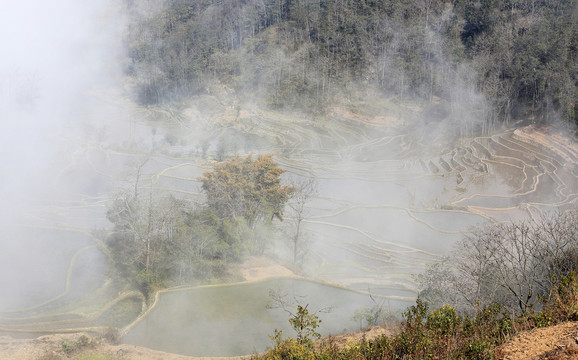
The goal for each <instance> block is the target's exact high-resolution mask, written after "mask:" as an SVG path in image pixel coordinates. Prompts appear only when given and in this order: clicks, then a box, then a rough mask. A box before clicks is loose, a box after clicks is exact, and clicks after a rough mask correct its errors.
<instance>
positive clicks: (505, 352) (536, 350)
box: [496, 322, 578, 360]
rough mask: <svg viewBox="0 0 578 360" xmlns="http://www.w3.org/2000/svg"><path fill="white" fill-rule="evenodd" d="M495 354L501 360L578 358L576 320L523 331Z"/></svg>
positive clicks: (577, 325)
mask: <svg viewBox="0 0 578 360" xmlns="http://www.w3.org/2000/svg"><path fill="white" fill-rule="evenodd" d="M496 354H497V358H498V359H503V360H531V359H536V360H537V359H578V322H568V323H564V324H559V325H555V326H550V327H546V328H537V329H533V330H530V331H526V332H523V333H521V334H519V335H517V336H516V337H514V338H513V339H512V340H511V341H509V342H508V343H506V344H504V345H502V346H500V347H499V348H498V350H497V353H496Z"/></svg>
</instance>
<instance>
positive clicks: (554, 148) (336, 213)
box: [0, 112, 578, 335]
mask: <svg viewBox="0 0 578 360" xmlns="http://www.w3.org/2000/svg"><path fill="white" fill-rule="evenodd" d="M109 120H110V121H111V122H114V121H121V120H120V119H115V118H112V119H109ZM177 120H178V122H179V123H180V124H179V125H178V126H179V128H178V130H174V129H172V130H169V131H171V132H178V135H179V139H180V141H178V142H176V143H174V142H173V143H174V144H173V145H170V143H169V142H167V141H165V140H164V139H165V137H164V135H165V134H164V132H163V130H162V129H161V130H160V131H157V132H152V131H151V128H150V127H148V126H147V125H142V124H139V123H131V124H130V125H127V128H129V130H128V131H127V133H126V138H124V139H123V140H115V141H113V142H111V140H109V141H107V142H104V141H102V140H98V139H96V140H94V141H84V140H83V141H80V140H75V139H68V141H69V143H70V147H71V148H72V149H73V151H69V152H67V153H66V155H65V159H64V160H65V161H63V163H65V164H66V166H64V165H63V166H62V167H61V168H58V169H56V170H55V171H54V174H53V177H54V178H53V179H52V183H53V184H55V185H54V190H53V191H52V192H51V194H50V195H49V196H46V197H43V198H37V199H34V204H35V207H34V208H33V209H32V210H30V211H29V213H28V215H27V216H28V219H29V220H31V222H32V223H34V224H35V227H36V229H37V231H41V232H42V231H48V230H47V229H52V230H50V231H56V232H60V233H61V234H67V235H65V236H64V235H63V236H64V237H66V236H70V234H75V235H74V236H75V239H76V240H73V241H72V244H73V245H70V246H65V247H64V248H65V249H68V251H67V252H65V253H61V254H50V255H49V256H48V260H47V265H46V269H50V271H51V272H52V273H53V274H55V276H54V277H53V278H50V279H47V280H46V283H47V284H49V286H48V288H50V289H53V291H52V292H51V293H49V294H44V293H43V294H36V295H34V296H32V295H31V296H30V297H28V298H29V299H31V300H30V303H26V304H18V303H10V302H9V301H8V302H7V303H8V304H9V306H4V307H3V309H4V310H3V312H2V313H0V332H8V333H12V334H14V333H22V334H27V335H30V334H35V333H39V332H42V333H44V332H50V331H57V332H62V331H73V330H78V329H85V330H94V331H96V330H102V328H101V327H102V326H108V325H113V326H117V327H123V326H125V325H127V324H128V323H129V322H130V321H131V320H132V319H133V318H134V317H136V315H137V314H138V313H140V312H141V310H142V309H143V307H144V302H143V299H142V296H140V295H139V294H136V293H133V292H122V291H121V292H120V293H119V292H118V290H117V289H116V288H114V287H113V286H111V282H110V281H109V280H107V279H108V278H107V276H106V271H105V256H104V255H103V253H102V252H101V251H102V250H101V249H102V247H101V246H100V238H99V236H98V231H96V232H95V231H94V230H95V229H96V230H98V229H102V228H108V227H110V226H111V225H110V224H109V223H108V221H107V220H106V218H105V212H106V205H107V203H108V202H109V201H110V198H111V194H113V193H114V191H115V189H117V188H118V187H123V186H124V187H130V186H131V182H132V181H134V178H135V171H134V169H135V164H137V163H139V162H142V160H143V159H144V158H148V161H147V162H146V164H145V166H144V167H143V169H142V174H143V177H142V178H141V179H140V182H141V184H142V187H143V189H146V188H147V187H152V188H154V189H155V190H157V191H166V192H170V193H173V194H175V196H180V197H185V198H187V199H190V200H191V201H202V196H201V194H200V185H199V183H198V181H197V179H198V178H199V177H200V176H201V174H202V173H203V172H204V171H207V170H208V169H210V168H211V166H212V160H211V159H212V158H213V157H214V154H215V151H216V148H217V141H212V142H211V143H210V144H209V145H208V150H207V154H206V156H205V155H204V154H203V151H201V150H200V148H201V146H200V145H199V144H200V143H201V140H202V138H219V137H221V138H222V137H223V136H224V135H223V134H228V136H229V138H231V137H232V138H234V139H236V141H237V144H236V149H234V151H235V152H237V153H239V154H241V155H242V154H248V153H260V152H271V151H274V152H276V153H277V154H278V155H277V156H276V158H275V160H276V161H277V162H278V163H279V164H280V165H281V166H282V167H283V168H284V169H286V170H287V173H288V174H289V175H291V176H294V177H302V178H312V179H315V180H316V182H317V184H318V189H319V192H318V194H317V195H316V196H315V198H314V199H313V200H312V201H311V202H310V211H309V213H308V216H307V218H306V221H305V236H306V238H307V242H308V245H307V254H306V257H305V261H304V265H303V268H304V272H305V273H306V274H307V275H308V276H311V277H312V278H314V279H317V280H321V281H326V282H330V283H334V284H338V285H341V286H345V287H347V288H349V289H353V290H358V291H362V292H371V293H372V294H375V295H380V296H383V298H384V299H386V300H387V299H389V300H390V301H391V302H392V303H393V302H395V303H396V304H403V303H404V302H405V303H406V304H410V302H412V301H413V300H414V298H415V296H416V291H417V289H416V285H415V283H414V281H413V278H412V274H415V273H418V272H420V271H422V270H423V268H424V266H425V264H427V263H428V262H432V261H435V260H436V259H437V258H438V257H440V256H442V255H444V254H446V253H447V252H448V251H450V250H451V249H452V246H453V244H454V243H455V242H456V241H457V240H458V239H460V238H461V237H462V235H463V233H464V232H466V231H468V229H469V228H470V227H471V226H474V225H476V224H480V223H483V222H485V221H508V220H510V219H521V218H528V217H532V216H536V215H537V214H538V212H540V211H555V210H564V209H566V208H574V207H576V205H577V201H578V200H577V199H578V181H577V175H578V165H577V164H578V150H577V149H578V148H577V146H576V143H575V142H573V141H572V140H567V139H565V138H563V137H561V136H559V135H557V134H555V133H552V134H548V133H546V132H544V131H538V130H536V129H533V128H531V127H526V128H520V129H517V130H508V131H504V132H502V133H497V134H494V135H492V136H487V137H475V138H463V139H459V140H457V141H454V140H451V141H450V140H444V139H443V137H440V136H435V137H432V138H429V137H427V135H428V134H426V133H424V132H422V133H414V132H410V131H409V130H407V128H404V127H392V126H388V124H386V123H381V124H380V123H371V122H367V123H362V122H359V121H357V120H355V119H348V118H340V117H336V118H334V119H329V120H324V121H319V122H315V121H312V120H309V119H302V118H297V117H289V116H284V115H279V114H273V113H267V112H261V113H258V114H250V115H245V116H241V117H239V118H237V119H236V120H235V121H233V122H230V123H228V124H220V125H219V126H218V127H211V128H209V129H207V128H206V127H205V128H203V127H200V126H199V125H198V124H193V123H189V122H188V120H187V118H186V117H184V118H183V117H181V118H178V119H177ZM200 134H202V135H200ZM231 134H233V135H231ZM417 134H420V135H417ZM117 135H118V134H117ZM121 138H122V136H121ZM430 144H436V146H434V147H432V146H430ZM151 148H152V149H153V150H154V152H152V153H151ZM75 178H78V181H77V182H76V181H73V180H74V179H75ZM62 179H67V181H66V186H64V187H63V186H59V185H58V184H59V183H61V181H60V180H62ZM71 180H72V181H71ZM287 223H288V222H287ZM40 238H41V236H40V237H38V238H37V239H40ZM56 238H61V236H60V235H57V236H56ZM38 241H41V240H38ZM51 241H54V237H49V238H47V240H46V242H44V245H43V246H46V245H47V244H50V243H51ZM41 242H42V241H41ZM271 252H275V253H276V254H277V256H281V257H283V256H287V251H286V249H284V245H283V240H282V239H278V243H277V245H276V246H275V247H274V248H272V249H271ZM86 264H91V265H90V267H88V265H86ZM85 265H86V266H85ZM83 266H84V267H83ZM54 269H56V270H54ZM36 276H38V274H37V273H36V274H32V275H30V278H33V277H36ZM24 283H25V281H23V284H20V285H19V286H20V288H18V286H16V285H14V289H20V290H21V289H26V285H25V284H24ZM33 286H34V285H33ZM14 291H16V290H14ZM7 298H8V300H9V296H7ZM400 301H401V303H400ZM396 306H401V305H396ZM119 314H124V315H125V316H123V317H121V316H119Z"/></svg>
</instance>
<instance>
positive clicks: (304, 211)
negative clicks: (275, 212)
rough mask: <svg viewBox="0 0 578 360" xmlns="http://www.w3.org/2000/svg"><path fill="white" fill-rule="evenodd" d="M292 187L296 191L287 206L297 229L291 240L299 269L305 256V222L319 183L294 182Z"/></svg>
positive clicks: (309, 181) (294, 262) (308, 180)
mask: <svg viewBox="0 0 578 360" xmlns="http://www.w3.org/2000/svg"><path fill="white" fill-rule="evenodd" d="M291 187H292V188H293V189H294V191H293V194H292V196H291V199H290V201H289V202H288V203H287V206H288V207H289V210H290V214H289V215H290V217H291V218H292V220H293V223H294V225H295V227H294V229H293V232H292V234H291V236H290V238H289V239H290V243H291V249H292V254H293V266H294V267H297V265H298V263H299V261H302V260H303V259H302V258H303V255H304V242H305V240H304V236H303V221H304V220H305V219H306V217H307V216H308V215H309V207H308V204H309V202H310V201H311V199H312V198H313V197H314V196H315V195H317V183H316V182H315V180H313V179H307V180H293V181H292V184H291Z"/></svg>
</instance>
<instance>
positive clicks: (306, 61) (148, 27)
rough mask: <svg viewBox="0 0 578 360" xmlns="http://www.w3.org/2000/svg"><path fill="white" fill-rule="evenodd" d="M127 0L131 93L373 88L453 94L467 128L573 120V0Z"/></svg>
mask: <svg viewBox="0 0 578 360" xmlns="http://www.w3.org/2000/svg"><path fill="white" fill-rule="evenodd" d="M127 7H128V10H129V13H130V16H129V18H130V24H129V29H128V33H127V36H126V39H125V41H126V45H127V48H128V51H129V59H130V60H129V61H128V63H127V64H126V66H125V70H126V73H127V74H129V75H130V76H131V77H132V79H133V84H134V87H135V90H136V94H137V95H136V97H137V100H138V101H139V102H140V103H142V104H163V103H171V104H173V105H176V104H179V103H183V102H186V101H187V99H190V98H191V97H195V96H199V95H202V94H213V95H216V94H218V96H220V97H221V98H222V99H223V100H224V101H229V102H231V103H232V104H237V105H238V104H245V103H256V104H258V105H259V106H265V107H269V108H272V109H277V110H283V109H284V110H287V111H301V112H303V113H306V114H311V115H313V116H320V115H323V114H325V112H326V110H327V108H329V107H331V106H332V105H334V104H336V103H339V102H342V101H346V102H356V101H359V100H360V99H363V98H364V97H365V96H367V95H368V94H369V93H371V94H375V93H377V94H394V96H395V98H396V100H397V101H399V102H416V103H418V104H419V105H420V106H422V107H423V108H424V112H427V114H428V116H429V117H430V118H433V119H434V120H435V119H436V118H446V117H459V116H464V114H462V113H460V112H459V110H458V109H456V105H455V104H456V103H460V102H466V101H477V102H479V103H481V105H478V108H477V109H476V110H477V114H475V115H476V116H478V117H479V118H480V119H481V120H482V121H481V122H480V125H478V128H477V129H472V130H471V131H473V133H476V132H477V133H479V131H491V130H492V129H494V128H496V127H497V126H499V125H501V124H506V125H507V124H510V123H512V122H515V121H517V120H521V119H524V120H527V121H528V120H529V121H530V122H532V123H536V124H551V123H556V122H558V120H563V123H567V124H568V123H569V124H574V123H576V122H578V102H577V99H578V91H577V84H578V66H577V64H578V57H577V54H578V24H577V22H578V20H577V19H578V4H577V3H576V2H575V1H564V0H552V1H522V0H491V1H476V0H453V1H442V0H399V1H385V0H363V1H350V0H244V1H236V0H223V1H214V0H200V1H186V0H167V1H164V2H163V3H162V5H159V4H158V3H157V2H151V1H146V0H140V1H139V0H132V1H127ZM468 86H471V87H468ZM466 87H467V88H468V91H465V90H466ZM471 97H476V99H474V100H472V99H471ZM468 115H469V116H472V114H468Z"/></svg>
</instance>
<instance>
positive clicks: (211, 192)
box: [201, 154, 293, 228]
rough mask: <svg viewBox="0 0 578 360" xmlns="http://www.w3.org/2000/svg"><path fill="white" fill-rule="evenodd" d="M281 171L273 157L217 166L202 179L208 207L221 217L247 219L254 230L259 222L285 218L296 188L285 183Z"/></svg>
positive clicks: (267, 156)
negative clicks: (284, 212) (284, 210)
mask: <svg viewBox="0 0 578 360" xmlns="http://www.w3.org/2000/svg"><path fill="white" fill-rule="evenodd" d="M284 172H285V170H283V169H281V168H280V167H279V166H278V165H277V163H275V162H274V161H273V154H265V155H259V156H258V157H257V158H256V159H254V160H253V157H252V156H251V155H250V156H248V157H246V158H243V157H239V156H236V157H234V158H232V159H229V160H227V161H225V162H222V163H217V164H215V166H214V168H213V171H211V172H206V173H205V174H203V177H202V178H201V182H202V183H203V184H202V189H203V191H204V192H205V194H206V196H207V205H208V207H209V209H211V210H212V211H213V212H214V213H215V214H216V215H217V216H218V217H219V218H221V219H223V220H230V221H237V220H239V219H244V220H245V221H246V222H247V224H248V225H249V227H251V228H253V227H254V225H255V224H256V223H257V222H258V221H271V220H272V219H273V218H274V217H277V218H279V219H282V216H283V208H284V207H285V203H286V202H287V201H288V200H289V197H290V196H291V194H292V193H293V188H291V187H289V186H283V185H282V184H281V174H283V173H284Z"/></svg>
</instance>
